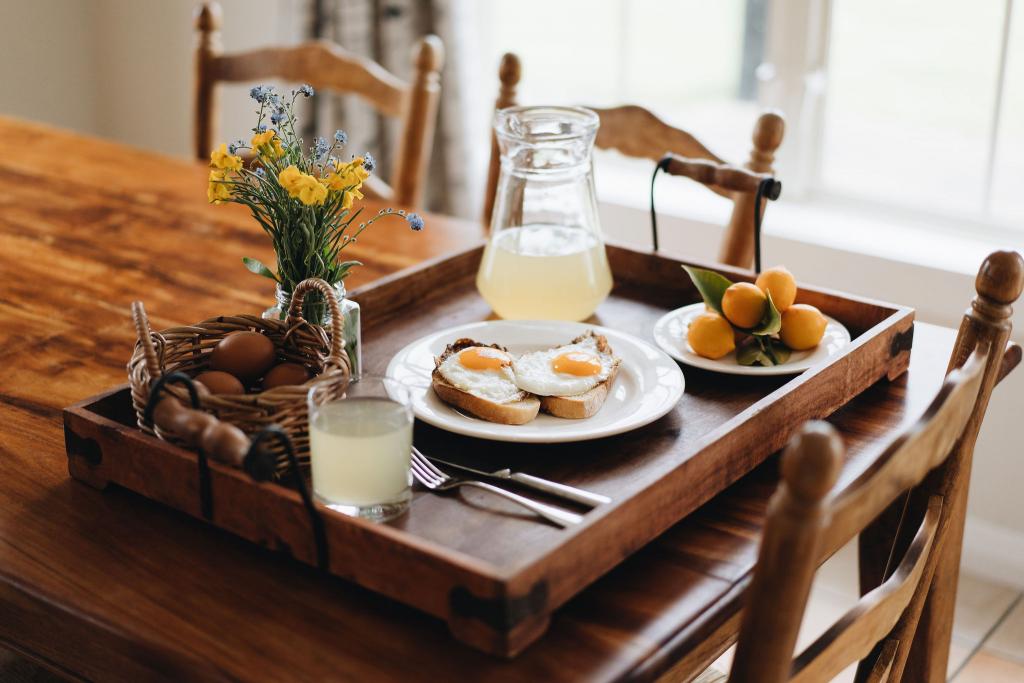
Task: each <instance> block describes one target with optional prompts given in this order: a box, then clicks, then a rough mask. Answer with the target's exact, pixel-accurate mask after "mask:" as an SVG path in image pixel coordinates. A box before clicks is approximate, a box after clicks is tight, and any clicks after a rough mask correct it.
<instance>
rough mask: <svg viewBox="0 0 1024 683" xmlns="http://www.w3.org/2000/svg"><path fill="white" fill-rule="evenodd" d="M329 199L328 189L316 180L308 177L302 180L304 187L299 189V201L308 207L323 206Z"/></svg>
mask: <svg viewBox="0 0 1024 683" xmlns="http://www.w3.org/2000/svg"><path fill="white" fill-rule="evenodd" d="M326 199H327V188H326V187H324V186H323V185H321V184H320V183H319V182H318V181H317V179H316V178H314V177H313V176H311V175H307V176H306V177H305V178H303V179H302V186H301V187H300V188H299V201H300V202H302V203H303V204H305V205H306V206H311V205H313V204H316V205H320V204H323V203H324V201H326Z"/></svg>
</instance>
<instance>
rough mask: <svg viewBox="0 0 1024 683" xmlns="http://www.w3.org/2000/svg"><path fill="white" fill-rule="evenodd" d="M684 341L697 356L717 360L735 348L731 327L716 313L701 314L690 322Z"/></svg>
mask: <svg viewBox="0 0 1024 683" xmlns="http://www.w3.org/2000/svg"><path fill="white" fill-rule="evenodd" d="M686 341H688V342H689V343H690V348H691V349H693V352H694V353H696V354H697V355H698V356H704V357H705V358H710V359H711V360H717V359H719V358H721V357H722V356H724V355H726V354H727V353H729V352H730V351H732V350H733V349H735V348H736V340H735V339H734V337H733V329H732V325H730V324H729V322H728V321H727V320H726V319H725V318H723V317H722V316H720V315H718V314H717V313H701V314H700V315H698V316H697V317H695V318H694V319H693V320H691V321H690V328H689V329H688V330H687V331H686Z"/></svg>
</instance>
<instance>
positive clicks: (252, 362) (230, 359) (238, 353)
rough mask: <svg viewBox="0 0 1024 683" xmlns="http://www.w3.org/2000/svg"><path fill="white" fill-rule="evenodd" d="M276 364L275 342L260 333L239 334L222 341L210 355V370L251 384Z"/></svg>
mask: <svg viewBox="0 0 1024 683" xmlns="http://www.w3.org/2000/svg"><path fill="white" fill-rule="evenodd" d="M273 364H274V342H272V341H270V339H269V338H268V337H265V336H263V335H262V334H260V333H259V332H238V333H236V334H231V335H228V336H227V337H224V339H221V341H220V343H219V344H217V346H216V347H214V349H213V353H211V354H210V368H211V369H213V370H223V371H224V372H230V373H231V374H232V375H234V376H235V377H237V378H238V379H240V380H241V381H242V383H243V384H250V383H252V382H254V381H256V380H257V379H259V378H260V377H262V376H263V373H265V372H266V371H267V370H269V369H270V367H271V366H272V365H273Z"/></svg>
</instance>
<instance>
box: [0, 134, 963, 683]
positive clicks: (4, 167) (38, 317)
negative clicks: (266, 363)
mask: <svg viewBox="0 0 1024 683" xmlns="http://www.w3.org/2000/svg"><path fill="white" fill-rule="evenodd" d="M0 130H2V132H3V134H4V139H5V140H7V141H8V143H9V148H8V149H9V151H8V153H7V154H5V155H4V157H3V158H2V159H0V273H2V283H3V285H2V287H3V289H2V295H0V359H2V362H0V415H2V419H3V425H4V426H3V428H2V431H0V615H2V617H3V618H0V641H3V642H5V643H7V644H9V645H12V646H14V647H15V649H17V650H18V651H20V652H28V653H32V654H33V656H35V657H37V658H40V659H42V660H44V661H46V662H47V663H48V664H49V665H51V666H52V667H55V668H57V669H59V670H62V671H66V672H72V673H74V674H75V675H78V676H81V677H85V678H90V679H100V680H150V679H157V680H181V679H183V678H188V679H191V680H281V681H286V680H338V679H342V680H368V679H373V680H400V679H401V680H426V679H432V680H438V679H448V680H451V679H457V678H466V677H467V676H470V675H471V676H472V677H474V678H479V679H486V680H497V681H501V680H617V679H623V678H649V677H653V676H654V675H656V674H660V673H661V672H662V671H664V670H665V669H666V668H667V667H668V666H669V665H670V664H671V663H673V662H675V661H677V660H679V659H683V660H684V661H685V662H686V664H687V666H688V669H687V671H689V672H691V673H692V672H695V671H696V670H698V669H699V667H700V666H701V664H702V663H703V662H705V661H710V660H711V659H714V657H715V656H717V652H718V651H719V650H720V649H721V648H722V647H724V646H725V645H727V644H728V642H729V641H730V640H731V639H732V638H733V637H734V635H735V627H736V621H737V620H736V618H735V617H736V614H737V611H738V609H739V605H740V604H741V599H742V595H743V591H744V588H745V585H746V582H747V581H749V575H750V569H751V566H752V563H753V560H754V558H755V556H756V551H757V540H758V537H759V532H760V528H761V525H762V523H763V517H764V507H765V504H766V501H767V498H768V495H769V494H770V492H771V491H772V490H773V488H774V484H775V481H776V475H775V472H774V461H773V460H770V461H769V462H768V463H766V464H765V465H764V466H762V467H759V468H758V469H756V470H755V471H754V472H753V473H751V474H750V475H748V476H747V477H744V478H743V479H741V480H740V481H739V482H738V483H737V484H735V485H734V486H732V487H731V488H730V489H728V490H727V491H726V492H725V493H723V494H722V495H720V496H717V497H716V498H714V499H713V500H711V501H710V502H708V503H707V504H706V505H704V506H703V507H702V508H701V509H700V510H698V511H697V512H695V513H694V514H692V515H690V516H689V517H687V518H686V519H685V520H684V521H683V522H681V523H680V524H677V525H675V526H674V527H672V528H671V529H669V530H668V531H667V532H665V533H664V534H662V535H661V536H660V537H659V538H658V539H657V540H656V541H654V542H652V543H650V544H648V545H647V546H645V547H644V548H642V549H640V550H638V551H637V552H636V553H635V554H634V555H633V556H632V557H631V558H630V559H629V560H628V561H627V562H625V563H624V564H622V565H620V566H619V567H618V568H616V569H615V570H613V571H612V572H611V573H609V574H607V575H606V576H604V577H603V578H601V579H600V580H599V581H597V582H596V583H595V584H594V585H593V586H591V587H590V588H589V589H587V590H586V591H584V592H583V593H581V594H580V595H579V596H577V597H576V598H574V599H573V600H571V601H570V602H569V603H568V604H567V605H566V606H565V607H564V608H562V609H561V610H559V611H558V612H556V613H555V614H554V616H553V618H552V621H551V625H550V628H549V630H548V633H547V635H546V636H545V637H544V638H543V639H541V640H540V641H538V642H537V643H535V644H534V645H533V646H531V647H530V648H528V649H527V650H526V651H525V652H524V653H523V654H522V655H520V656H519V657H518V658H516V659H515V660H512V661H506V660H502V659H498V658H495V657H492V656H488V655H484V654H481V653H478V652H475V651H473V650H471V649H469V648H467V647H466V646H464V645H460V644H458V643H456V642H455V641H454V640H453V639H452V638H451V637H450V635H449V633H448V632H447V629H446V628H445V625H444V624H443V622H441V621H440V620H438V619H436V618H433V617H429V616H427V615H424V614H423V613H420V612H417V611H416V610H413V609H411V608H408V607H404V606H402V605H399V604H397V603H394V602H391V601H389V600H386V599H384V598H381V597H379V596H377V595H375V594H372V593H370V592H369V591H366V590H364V589H361V588H358V587H356V586H354V585H353V584H351V583H348V582H346V581H343V580H339V579H337V578H333V577H329V576H325V575H322V574H319V573H318V572H316V571H315V570H313V569H311V568H308V567H305V566H303V565H301V564H299V563H296V562H294V561H293V560H290V559H289V558H287V557H285V556H283V555H281V554H277V553H272V552H268V551H266V550H264V549H261V548H258V547H256V546H254V545H252V544H250V543H247V542H244V541H242V540H240V539H237V538H235V537H233V536H232V535H230V534H226V533H224V532H221V531H219V530H217V529H215V528H212V527H210V526H209V525H206V524H205V523H202V522H199V521H197V520H193V519H191V518H190V517H188V516H187V515H184V514H182V513H178V512H175V511H173V510H170V509H168V508H166V507H164V506H161V505H159V504H156V503H152V502H149V501H147V500H145V499H143V498H141V497H139V496H137V495H135V494H132V493H129V492H127V491H125V490H123V489H118V488H113V489H110V490H108V491H104V492H99V491H96V490H94V489H91V488H89V487H87V486H83V485H82V484H81V483H80V482H76V481H73V480H72V479H70V478H69V477H68V474H67V471H66V458H65V454H64V435H63V433H62V430H61V426H60V425H61V423H60V419H61V418H60V412H61V408H62V407H63V406H65V405H69V404H71V403H73V402H74V401H77V400H79V399H81V398H83V397H85V396H88V395H91V394H94V393H96V391H98V390H99V389H101V388H103V387H107V386H112V385H114V384H117V383H118V382H120V381H123V377H124V373H125V367H124V365H125V362H126V359H127V356H128V350H129V349H130V348H131V344H132V335H133V332H132V329H131V325H130V324H129V323H128V320H129V309H128V306H129V303H130V301H131V300H132V299H134V298H142V299H144V300H145V301H146V304H147V309H148V311H149V312H150V315H151V318H152V319H153V324H154V326H170V325H174V324H181V323H186V322H191V321H194V320H198V319H202V318H205V317H209V316H212V315H216V314H218V313H221V312H223V310H224V308H225V307H228V308H230V309H231V310H236V311H239V312H243V311H250V312H257V311H259V310H261V309H262V308H263V307H265V306H266V305H268V304H269V303H270V302H271V299H272V286H271V285H272V283H270V282H269V281H266V280H262V279H260V278H258V277H256V276H253V275H251V274H250V273H248V272H247V271H245V270H244V268H243V267H242V265H241V257H242V256H253V257H256V258H261V259H264V260H267V259H271V257H272V253H271V250H270V247H269V244H268V243H267V240H266V239H265V238H264V236H263V235H262V234H261V233H260V231H259V229H258V227H257V226H256V225H254V224H253V223H252V221H251V219H249V218H248V217H247V216H246V214H245V211H244V209H241V207H235V206H224V207H211V206H208V205H207V204H206V199H205V192H204V185H205V169H203V168H201V167H197V166H194V165H192V164H190V163H186V162H181V161H177V160H173V159H170V158H166V157H160V156H157V155H152V154H149V153H143V152H140V151H137V150H132V149H130V148H126V147H123V146H118V145H114V144H110V143H106V142H101V141H98V140H93V139H89V138H84V137H81V136H76V135H71V134H68V133H63V132H59V131H55V130H52V129H47V128H43V127H39V126H34V125H28V124H23V123H19V122H15V121H12V120H0ZM57 159H59V160H61V163H60V165H59V167H58V166H55V165H54V164H55V162H54V160H57ZM55 188H59V191H58V190H55ZM427 218H428V219H427V229H426V230H424V231H423V232H422V233H412V232H409V231H408V230H407V228H405V227H404V224H398V223H396V224H394V225H387V224H380V225H377V226H376V227H375V229H374V231H372V232H368V233H366V234H365V235H364V237H365V239H364V238H360V243H359V244H357V245H355V246H354V247H353V249H352V251H351V252H350V253H351V255H352V256H354V257H355V258H358V259H360V260H363V261H365V262H366V263H367V265H366V266H364V267H363V268H361V269H359V270H358V271H357V272H356V273H355V274H354V275H353V276H352V284H355V285H358V284H360V283H366V282H369V281H371V280H373V279H374V278H378V277H380V276H382V275H385V274H387V273H389V272H393V271H395V270H397V269H399V268H402V267H405V266H408V265H411V264H414V263H416V262H418V261H420V260H422V259H424V258H429V257H432V256H439V255H441V254H444V253H449V252H451V251H453V250H455V249H458V248H462V247H466V246H470V245H472V244H473V243H474V242H475V241H476V240H477V239H478V236H479V228H478V226H477V225H476V224H475V223H468V222H460V221H456V220H451V219H445V218H443V217H439V216H428V217H427ZM415 295H416V293H415V292H411V293H410V294H409V296H410V297H412V296H415ZM967 295H968V293H965V300H966V297H967ZM372 303H373V301H372V299H370V300H367V301H365V302H364V306H369V305H371V304H372ZM367 336H368V339H371V340H372V338H373V331H372V326H371V327H370V329H369V330H368V335H367ZM951 346H952V333H951V332H950V331H946V330H940V329H938V328H933V327H930V326H926V325H918V327H917V333H916V335H915V343H914V353H913V358H912V361H911V368H910V372H909V373H908V374H906V375H904V376H902V377H900V378H899V379H897V380H896V381H894V382H891V383H890V382H884V381H883V382H880V383H878V384H876V385H874V386H872V387H871V388H869V389H868V390H867V391H866V392H864V393H863V394H862V395H861V396H860V397H859V398H857V399H855V400H854V401H852V402H851V403H850V404H848V405H846V406H845V407H843V408H841V409H840V410H839V411H838V412H837V413H835V414H834V415H833V416H832V418H830V420H831V422H832V423H833V424H835V425H836V426H837V428H838V429H839V430H840V432H841V434H842V435H843V437H844V440H845V442H846V446H847V449H848V451H847V453H848V457H849V458H850V460H851V463H850V464H851V466H856V464H857V463H856V461H857V457H858V455H862V454H863V453H865V452H872V451H874V450H875V447H876V446H877V444H878V443H879V442H881V441H884V439H885V437H886V434H887V433H889V432H890V430H892V429H893V428H894V427H895V426H896V425H897V424H899V423H900V422H901V421H902V420H903V419H905V418H907V417H908V416H911V415H916V414H919V413H920V412H921V411H922V410H923V409H924V407H925V406H926V404H927V402H928V401H929V400H930V398H931V397H932V395H933V394H934V392H935V391H936V390H937V388H938V386H939V384H940V382H941V379H942V375H943V371H944V369H945V366H946V361H947V359H948V356H949V351H950V348H951ZM694 381H696V380H694ZM738 381H741V380H731V379H730V380H724V381H723V382H721V383H720V384H717V383H716V384H715V386H714V387H712V383H710V382H709V383H708V384H707V386H708V389H707V390H708V391H710V392H717V393H718V394H719V395H722V396H725V395H727V394H728V388H729V385H730V383H731V382H738ZM709 403H710V401H709ZM678 426H681V427H682V428H685V426H686V425H685V424H683V425H678ZM626 456H629V457H633V458H642V457H643V455H642V454H632V455H630V454H628V453H624V457H626ZM606 467H611V468H613V469H614V468H616V467H618V468H620V469H621V468H626V467H627V465H626V464H625V463H622V464H620V465H615V464H613V463H609V464H607V465H604V466H602V467H601V468H597V469H596V471H593V472H592V471H591V468H590V463H589V462H587V458H586V453H585V449H576V450H573V451H572V452H570V453H568V454H567V456H566V457H565V458H564V459H562V460H560V461H559V462H558V463H557V465H556V466H555V467H554V468H553V469H552V470H550V471H551V472H553V473H556V474H558V473H565V475H566V476H567V478H568V476H575V477H576V481H586V482H588V483H591V482H592V483H594V484H595V488H598V489H600V486H599V483H600V479H601V477H603V476H604V474H602V473H603V472H607V471H608V470H607V469H605V468H606ZM574 473H575V474H574ZM465 501H466V503H468V505H467V507H469V506H471V505H473V504H479V500H477V499H474V498H472V497H470V496H467V497H466V498H465ZM669 502H670V501H666V503H669ZM421 504H428V505H440V504H441V501H440V500H431V499H427V500H426V501H424V502H423V503H421ZM486 504H487V505H491V504H492V503H491V501H486ZM413 519H415V517H414V516H410V517H409V520H410V522H409V523H413V522H412V521H411V520H413ZM443 532H444V531H443V529H433V530H431V533H434V534H443ZM544 532H545V530H544V529H543V527H540V525H538V530H537V532H536V533H537V535H538V537H542V536H543V534H544ZM452 542H453V543H461V544H464V545H465V546H466V547H471V546H473V545H474V544H475V543H479V542H480V539H479V537H474V536H473V535H472V534H471V533H470V534H467V535H466V536H465V537H460V538H457V539H452ZM538 542H541V543H542V542H543V539H542V538H541V539H540V540H539V541H538ZM497 548H498V546H497V545H495V546H494V549H493V552H500V551H499V550H498V549H497ZM504 552H507V553H514V552H515V549H514V548H509V549H506V550H505V551H504ZM709 642H713V643H714V644H715V645H714V646H713V647H709V646H707V645H706V644H707V643H709Z"/></svg>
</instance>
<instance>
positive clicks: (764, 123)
mask: <svg viewBox="0 0 1024 683" xmlns="http://www.w3.org/2000/svg"><path fill="white" fill-rule="evenodd" d="M785 133H786V119H785V118H783V116H782V112H780V111H778V110H776V109H771V110H769V111H766V112H764V113H763V114H761V115H760V116H759V117H757V124H755V126H754V134H753V136H751V139H752V140H753V142H754V147H755V148H756V149H758V150H760V151H763V152H775V150H777V149H778V148H779V145H781V144H782V137H783V135H785Z"/></svg>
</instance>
